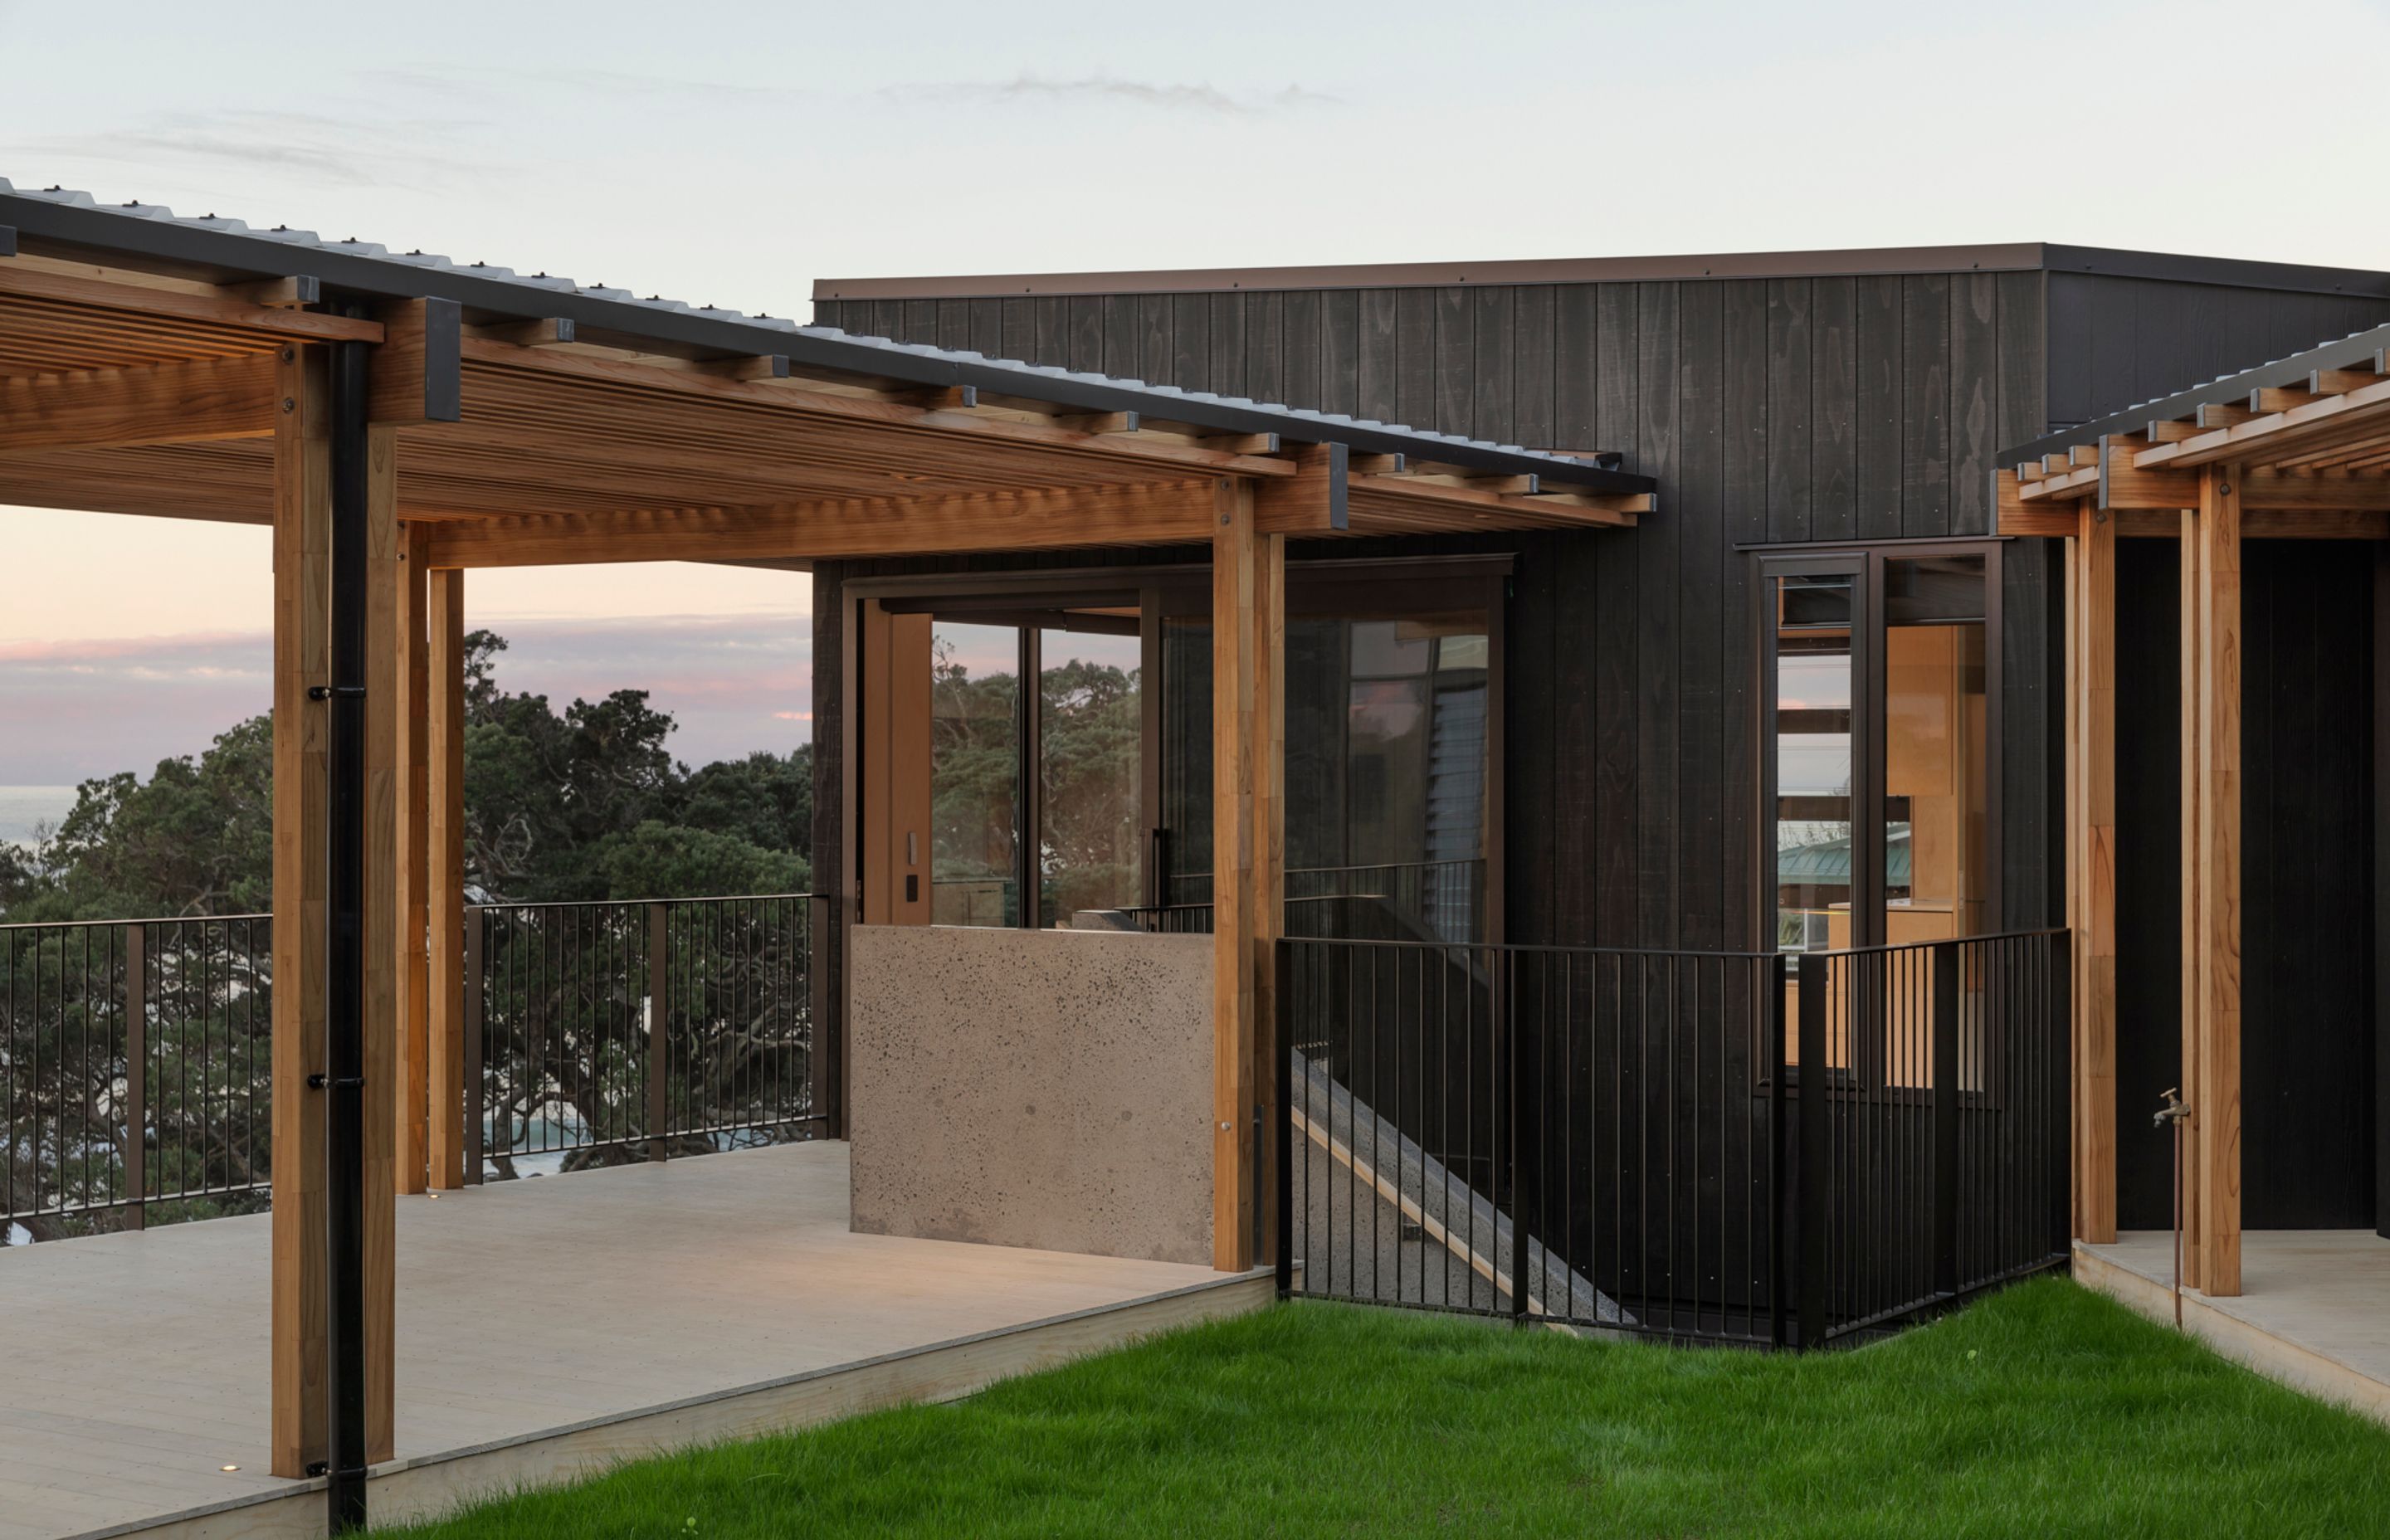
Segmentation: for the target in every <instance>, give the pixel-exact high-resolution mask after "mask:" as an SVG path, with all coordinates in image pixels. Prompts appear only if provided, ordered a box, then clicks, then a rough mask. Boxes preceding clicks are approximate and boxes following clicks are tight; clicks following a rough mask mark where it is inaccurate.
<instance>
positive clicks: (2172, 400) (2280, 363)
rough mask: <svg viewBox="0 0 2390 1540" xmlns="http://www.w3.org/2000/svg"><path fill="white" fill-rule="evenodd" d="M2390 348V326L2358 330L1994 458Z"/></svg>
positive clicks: (2156, 418)
mask: <svg viewBox="0 0 2390 1540" xmlns="http://www.w3.org/2000/svg"><path fill="white" fill-rule="evenodd" d="M2385 348H2390V326H2380V327H2370V328H2368V329H2367V330H2364V331H2353V332H2350V333H2349V334H2348V335H2347V336H2346V337H2344V338H2342V339H2340V340H2338V341H2333V342H2324V343H2321V344H2319V345H2318V346H2316V347H2312V348H2308V349H2306V350H2305V351H2304V352H2300V353H2292V354H2290V355H2288V356H2287V357H2283V358H2278V359H2275V360H2274V361H2273V362H2272V363H2270V364H2260V365H2258V366H2255V368H2248V369H2242V370H2241V371H2240V372H2239V373H2237V374H2226V375H2218V376H2217V377H2216V378H2215V379H2211V380H2209V381H2207V382H2206V383H2204V384H2201V385H2193V386H2191V387H2189V388H2188V389H2185V390H2181V391H2176V392H2175V393H2174V394H2172V395H2166V396H2160V397H2158V398H2157V399H2156V400H2154V401H2145V402H2142V403H2140V404H2139V405H2135V406H2127V407H2126V408H2125V409H2124V410H2123V411H2121V412H2115V413H2112V414H2111V415H2109V416H2107V417H2101V418H2098V419H2097V420H2095V421H2091V422H2085V423H2078V424H2076V425H2075V427H2073V428H2064V429H2061V430H2058V431H2057V432H2055V433H2045V434H2043V435H2042V436H2041V437H2040V438H2037V439H2035V440H2033V441H2031V442H2030V443H2021V444H2018V445H2016V446H2015V447H2013V448H2010V449H2003V450H2001V451H2000V452H1999V453H1998V455H1996V456H1993V459H1992V463H1993V465H1994V466H1995V467H1999V466H2012V465H2015V464H2016V463H2017V462H2019V461H2021V460H2037V459H2039V458H2041V457H2042V456H2045V455H2055V454H2061V453H2063V452H2064V451H2066V450H2069V449H2073V448H2075V447H2076V446H2077V445H2088V444H2096V443H2099V442H2100V441H2101V439H2102V438H2104V437H2106V436H2107V435H2108V434H2111V433H2141V432H2144V431H2146V430H2148V428H2149V426H2150V424H2151V423H2152V422H2163V421H2168V420H2171V419H2173V418H2176V417H2189V416H2191V414H2192V413H2193V412H2196V411H2198V410H2199V409H2200V408H2201V407H2202V406H2208V405H2217V404H2227V403H2241V402H2245V401H2246V400H2247V399H2248V396H2249V392H2250V391H2257V390H2265V389H2268V388H2270V387H2274V386H2290V387H2293V388H2294V389H2295V388H2300V387H2304V386H2305V385H2306V383H2307V380H2308V379H2309V378H2310V377H2311V376H2312V375H2314V374H2315V372H2316V371H2317V370H2319V369H2343V368H2350V367H2355V366H2360V365H2361V366H2369V367H2370V366H2371V363H2372V361H2373V360H2374V359H2375V358H2376V357H2377V356H2378V355H2380V354H2381V353H2382V352H2383V350H2384V349H2385Z"/></svg>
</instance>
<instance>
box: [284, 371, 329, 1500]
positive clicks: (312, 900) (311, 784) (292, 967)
mask: <svg viewBox="0 0 2390 1540" xmlns="http://www.w3.org/2000/svg"><path fill="white" fill-rule="evenodd" d="M275 394H276V398H277V400H276V404H277V405H278V406H279V408H280V410H279V411H278V412H277V413H276V417H275V430H274V1007H273V1008H274V1046H273V1086H274V1097H273V1119H272V1122H273V1128H274V1226H273V1230H274V1255H273V1266H272V1273H273V1290H272V1293H273V1333H274V1340H273V1350H272V1360H273V1368H272V1374H273V1386H274V1393H273V1444H272V1448H273V1468H274V1474H276V1475H277V1476H285V1477H299V1476H304V1475H305V1474H306V1473H307V1467H308V1466H309V1465H310V1464H311V1463H313V1462H315V1461H317V1460H321V1459H323V1458H325V1457H327V1449H326V1444H325V1437H326V1418H325V1413H326V1405H325V1373H326V1367H327V1366H326V1361H325V1341H324V1333H325V1326H326V1320H327V1315H326V1311H327V1308H328V1304H327V1298H326V1279H325V1260H326V1259H325V1245H326V1241H325V1215H324V1161H325V1150H324V1100H323V1097H321V1096H319V1095H316V1094H315V1093H313V1092H311V1091H309V1090H308V1089H307V1079H308V1077H309V1076H310V1075H315V1074H320V1073H322V1072H323V1070H324V1011H325V967H326V963H327V960H328V959H327V956H326V944H325V943H326V939H327V938H326V931H325V919H326V914H325V904H326V898H327V892H328V874H327V871H326V867H325V847H324V837H325V829H326V827H327V815H328V811H329V797H330V785H329V781H328V776H327V765H326V762H325V740H326V733H327V723H326V720H325V713H324V712H323V711H322V709H321V708H320V707H319V706H318V705H317V704H316V703H315V702H314V701H311V700H309V699H307V691H308V689H309V688H310V687H314V686H318V685H324V684H327V683H328V682H329V679H330V674H331V610H332V592H331V534H332V531H331V524H332V486H331V443H330V421H329V418H330V402H329V395H330V387H329V381H328V377H327V365H326V361H325V359H324V358H323V356H322V354H321V352H320V350H317V349H313V348H302V347H301V346H299V345H298V344H296V343H292V344H289V345H286V346H285V347H283V348H282V349H281V350H280V351H279V352H278V353H276V370H275Z"/></svg>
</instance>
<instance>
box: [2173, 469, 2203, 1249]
mask: <svg viewBox="0 0 2390 1540" xmlns="http://www.w3.org/2000/svg"><path fill="white" fill-rule="evenodd" d="M2199 531H2200V524H2199V512H2198V510H2197V509H2195V508H2185V509H2184V510H2183V511H2182V538H2181V540H2180V541H2179V542H2178V545H2177V547H2176V552H2177V556H2178V558H2179V561H2180V564H2181V572H2180V580H2179V584H2178V589H2177V597H2178V600H2179V603H2180V606H2181V618H2180V629H2181V633H2182V655H2181V661H2180V666H2181V671H2182V676H2181V679H2180V680H2179V681H2178V685H2177V687H2176V693H2177V694H2178V696H2179V697H2180V698H2181V701H2182V705H2181V716H2182V722H2181V725H2180V729H2179V732H2180V737H2181V739H2182V772H2181V774H2182V813H2181V819H2180V822H2181V825H2182V846H2181V860H2182V915H2181V923H2180V932H2179V933H2180V937H2181V951H2182V959H2181V989H2182V995H2181V1005H2180V1008H2179V1010H2178V1015H2179V1016H2180V1017H2181V1021H2180V1024H2179V1026H2178V1035H2179V1037H2180V1039H2181V1048H2180V1053H2181V1059H2182V1062H2181V1066H2180V1068H2179V1069H2178V1071H2177V1075H2178V1084H2179V1086H2180V1088H2181V1090H2180V1094H2181V1096H2182V1099H2183V1100H2184V1101H2185V1102H2186V1103H2187V1104H2189V1106H2190V1107H2191V1116H2190V1117H2188V1118H2185V1119H2184V1120H2183V1121H2182V1123H2180V1124H2179V1125H2178V1129H2177V1132H2178V1134H2179V1135H2180V1136H2181V1139H2182V1149H2181V1161H2182V1166H2181V1183H2182V1188H2181V1205H2182V1207H2181V1224H2182V1281H2183V1284H2184V1286H2185V1287H2186V1288H2191V1289H2196V1288H2198V1287H2199V1286H2200V1279H2201V1277H2204V1272H2203V1269H2202V1267H2201V1263H2202V1261H2203V1258H2202V1256H2201V1253H2200V1237H2201V1235H2202V1234H2203V1231H2202V1229H2201V1227H2200V1201H2199V1192H2200V1183H2199V1174H2200V1155H2199V1116H2198V1113H2199V992H2200V988H2201V985H2202V982H2203V981H2204V978H2205V974H2204V971H2203V970H2202V969H2201V968H2200V964H2199V955H2200V930H2199V926H2200V913H2199V874H2200V866H2201V862H2200V859H2199V780H2200V776H2199V760H2200V747H2199V745H2200V738H2199V696H2200V688H2199V597H2200V595H2201V593H2202V592H2204V588H2205V580H2204V578H2203V577H2202V575H2201V573H2202V569H2201V566H2200V559H2199V558H2200V533H2199Z"/></svg>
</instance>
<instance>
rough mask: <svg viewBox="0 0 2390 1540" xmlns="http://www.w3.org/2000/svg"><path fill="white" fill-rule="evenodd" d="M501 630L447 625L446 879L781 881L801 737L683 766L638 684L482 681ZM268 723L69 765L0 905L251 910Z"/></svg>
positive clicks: (705, 889) (570, 886) (265, 880)
mask: <svg viewBox="0 0 2390 1540" xmlns="http://www.w3.org/2000/svg"><path fill="white" fill-rule="evenodd" d="M506 646H507V644H506V641H505V639H504V638H503V637H500V636H498V635H495V633H493V632H489V631H476V632H473V633H471V634H470V635H469V636H467V637H466V652H467V674H466V702H465V722H466V725H465V880H466V885H467V888H468V889H469V891H470V892H471V893H472V895H473V897H474V898H475V899H476V900H477V901H483V902H500V901H519V902H533V903H543V902H559V901H568V900H584V899H636V898H666V897H694V896H702V895H710V894H721V893H763V892H803V891H804V889H805V888H806V887H807V885H808V883H809V881H810V878H811V868H810V864H809V862H808V861H807V858H806V850H807V847H808V845H809V843H810V840H811V830H812V822H813V751H812V749H811V747H810V746H809V745H808V746H800V747H798V748H797V749H795V750H794V751H791V752H790V753H786V754H776V753H772V752H770V751H757V752H754V753H752V754H749V755H748V756H747V757H745V758H744V759H737V760H725V761H720V762H717V763H715V764H707V765H703V766H701V767H700V768H697V769H695V770H692V769H690V768H689V767H688V766H687V765H685V764H680V763H678V762H677V761H675V759H674V758H673V757H672V753H671V751H670V749H669V747H668V740H669V739H670V738H671V737H672V733H673V728H674V724H673V719H672V716H671V714H670V713H669V712H660V711H657V710H656V709H655V708H654V707H652V706H650V705H649V703H648V692H647V691H645V690H633V689H624V690H616V691H614V692H613V693H612V694H610V695H608V696H605V697H604V698H602V699H598V700H581V699H575V700H574V701H572V703H571V704H570V705H568V706H566V707H564V708H563V709H562V710H561V711H559V710H557V709H556V708H555V707H554V706H552V705H551V704H550V703H549V701H548V699H547V697H546V696H544V695H533V694H529V693H521V692H509V691H508V690H505V689H503V688H501V687H500V686H499V683H498V679H497V667H496V665H497V660H498V657H499V655H500V654H501V653H503V652H504V651H505V650H506ZM273 764H274V756H273V723H272V718H271V716H270V715H260V716H254V717H251V718H250V719H249V720H248V721H246V722H242V723H240V724H238V725H236V726H234V727H232V728H230V729H228V730H227V731H225V732H224V733H222V734H219V735H218V736H217V738H216V739H215V741H214V742H213V743H212V745H210V746H209V747H208V748H207V749H206V750H205V751H201V752H200V753H199V754H197V755H182V756H179V757H176V758H173V759H167V760H161V761H160V762H159V764H158V765H157V766H156V768H155V769H154V770H153V771H152V772H151V774H150V776H149V778H148V780H146V781H145V780H143V779H141V777H140V776H138V775H136V774H135V773H134V772H132V771H122V772H119V773H117V774H115V775H112V776H100V777H97V778H95V779H92V780H87V781H84V783H83V784H82V785H81V786H80V787H79V788H78V789H77V793H78V794H77V797H76V801H75V804H74V806H73V808H72V809H71V811H70V812H69V813H68V814H67V815H66V816H65V818H64V819H62V820H61V821H60V822H59V824H58V828H56V829H55V830H53V831H51V832H50V833H49V835H48V837H47V838H45V839H44V840H41V841H38V842H37V843H36V844H35V845H34V846H33V847H32V848H31V849H25V848H22V847H18V846H12V845H0V914H5V915H6V918H9V919H11V920H51V921H57V920H70V919H130V918H143V917H148V916H167V915H202V914H235V913H253V912H257V911H262V910H264V909H267V908H270V907H271V906H272V903H273V852H274V843H273V824H274V817H273V804H274V794H273Z"/></svg>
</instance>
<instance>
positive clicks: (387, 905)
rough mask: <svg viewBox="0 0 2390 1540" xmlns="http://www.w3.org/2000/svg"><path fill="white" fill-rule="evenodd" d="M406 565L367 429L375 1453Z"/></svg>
mask: <svg viewBox="0 0 2390 1540" xmlns="http://www.w3.org/2000/svg"><path fill="white" fill-rule="evenodd" d="M405 595H406V565H405V559H404V558H403V556H402V534H401V531H400V526H399V522H398V431H397V430H396V429H393V428H390V427H386V426H383V425H380V424H376V425H374V426H372V427H369V428H368V429H366V672H365V686H366V695H365V702H366V711H365V719H366V788H365V790H366V795H365V820H366V828H365V866H364V872H365V913H364V917H363V918H364V925H365V936H364V942H365V988H364V991H363V994H362V996H361V998H362V1001H363V1005H364V1008H365V1015H364V1020H362V1021H361V1022H360V1023H359V1025H360V1027H361V1028H362V1030H363V1033H364V1038H365V1044H364V1046H365V1076H366V1094H365V1109H366V1112H365V1139H364V1143H365V1204H364V1213H363V1217H364V1222H365V1275H366V1276H365V1299H366V1320H365V1332H366V1342H365V1347H366V1460H367V1461H369V1462H373V1461H380V1460H386V1459H388V1458H390V1457H391V1455H392V1450H393V1447H394V1444H395V1440H394V1438H393V1427H392V1422H393V1415H394V1405H395V1391H396V1386H395V1384H394V1382H393V1379H392V1376H393V1374H394V1371H395V1368H396V1365H397V1359H398V1354H397V1346H398V1344H397V1340H396V1335H395V1330H394V1323H395V1321H396V1318H397V1309H398V1297H397V1295H398V1187H399V1180H400V1178H399V1171H398V1168H399V1130H398V1101H397V1098H396V1097H393V1096H392V1095H390V1094H389V1091H388V1090H387V1089H386V1088H389V1087H393V1086H395V1084H396V1083H397V1081H398V1078H399V1075H400V1064H399V1059H398V1031H399V1029H398V1012H399V1003H400V986H399V979H400V976H401V974H402V971H403V969H404V964H405V950H406V943H405V913H406V905H405V898H406V892H407V881H408V872H407V863H406V862H405V861H404V860H403V859H402V858H401V856H400V846H399V842H398V830H399V825H400V821H401V820H400V817H399V812H398V809H399V804H400V802H403V801H404V800H405V796H406V780H407V777H406V765H405V760H404V758H403V757H402V755H401V743H400V738H399V722H400V720H401V719H402V718H404V717H405V714H406V675H405V673H404V672H403V670H402V667H401V663H400V653H399V648H398V635H399V627H400V624H401V622H402V618H403V617H404V616H405V613H406V597H405Z"/></svg>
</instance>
